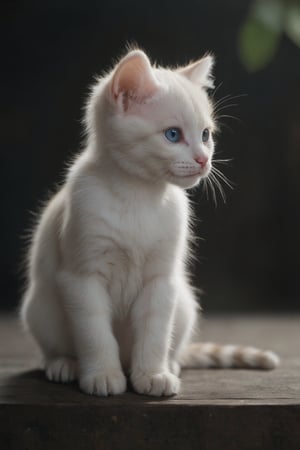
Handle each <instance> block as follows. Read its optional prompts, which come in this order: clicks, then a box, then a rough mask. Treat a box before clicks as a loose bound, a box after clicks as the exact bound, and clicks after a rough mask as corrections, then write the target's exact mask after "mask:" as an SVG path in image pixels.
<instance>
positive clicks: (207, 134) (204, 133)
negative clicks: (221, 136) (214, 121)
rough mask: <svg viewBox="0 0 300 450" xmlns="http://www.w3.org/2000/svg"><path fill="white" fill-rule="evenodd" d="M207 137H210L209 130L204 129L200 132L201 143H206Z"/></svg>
mask: <svg viewBox="0 0 300 450" xmlns="http://www.w3.org/2000/svg"><path fill="white" fill-rule="evenodd" d="M209 136H210V133H209V129H208V128H205V130H203V131H202V142H207V141H208V139H209Z"/></svg>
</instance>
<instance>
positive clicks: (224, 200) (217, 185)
mask: <svg viewBox="0 0 300 450" xmlns="http://www.w3.org/2000/svg"><path fill="white" fill-rule="evenodd" d="M210 175H211V178H212V180H213V181H214V183H215V185H216V187H217V188H218V189H219V192H220V194H221V197H222V200H223V202H224V203H226V196H225V192H224V189H223V188H222V185H221V183H220V181H219V180H218V179H217V177H216V176H215V175H214V173H213V172H211V174H210Z"/></svg>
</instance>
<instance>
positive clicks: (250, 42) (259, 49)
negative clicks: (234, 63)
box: [238, 16, 280, 72]
mask: <svg viewBox="0 0 300 450" xmlns="http://www.w3.org/2000/svg"><path fill="white" fill-rule="evenodd" d="M279 38H280V30H279V29H277V30H276V29H275V28H273V27H269V26H267V25H266V24H265V23H263V22H262V21H261V20H260V19H258V18H256V17H255V16H250V17H249V19H248V20H247V21H246V23H245V24H244V25H243V26H242V28H241V29H240V33H239V38H238V48H239V54H240V58H241V61H242V63H243V64H244V66H245V67H246V69H247V70H248V71H249V72H255V71H257V70H260V69H263V68H264V67H265V66H266V65H267V64H268V63H269V62H270V61H271V59H272V58H273V56H274V54H275V52H276V50H277V47H278V44H279Z"/></svg>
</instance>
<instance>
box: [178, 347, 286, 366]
mask: <svg viewBox="0 0 300 450" xmlns="http://www.w3.org/2000/svg"><path fill="white" fill-rule="evenodd" d="M279 362H280V360H279V357H278V356H277V354H276V353H274V352H272V351H265V350H260V349H258V348H254V347H243V346H239V345H218V344H213V343H193V344H191V345H190V346H189V347H188V349H187V351H186V352H185V354H184V355H183V357H182V360H181V365H182V366H183V367H184V368H187V369H188V368H189V369H192V368H238V369H242V368H243V369H261V370H272V369H275V367H277V366H278V365H279Z"/></svg>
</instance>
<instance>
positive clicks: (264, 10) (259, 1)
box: [250, 0, 284, 32]
mask: <svg viewBox="0 0 300 450" xmlns="http://www.w3.org/2000/svg"><path fill="white" fill-rule="evenodd" d="M283 10H284V2H283V0H256V1H255V2H254V3H253V6H252V8H251V12H250V17H252V18H256V19H257V20H259V21H260V22H261V23H263V24H264V25H265V26H266V27H268V28H272V30H274V31H277V32H280V31H282V24H283V20H282V19H283Z"/></svg>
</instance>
